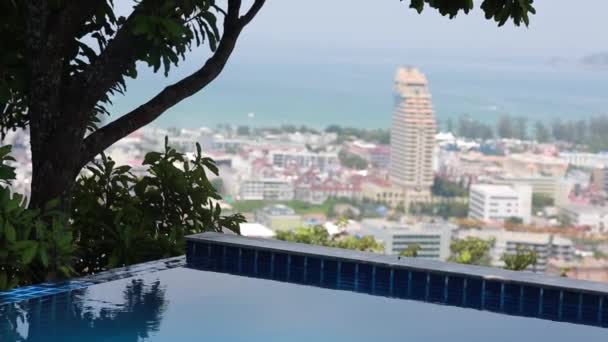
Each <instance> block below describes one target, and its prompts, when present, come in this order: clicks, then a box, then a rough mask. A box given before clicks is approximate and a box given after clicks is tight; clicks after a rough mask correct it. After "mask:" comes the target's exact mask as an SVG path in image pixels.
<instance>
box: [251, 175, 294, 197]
mask: <svg viewBox="0 0 608 342" xmlns="http://www.w3.org/2000/svg"><path fill="white" fill-rule="evenodd" d="M239 195H240V199H241V200H266V201H290V200H292V199H294V186H293V184H292V183H291V182H290V181H288V180H285V179H280V178H259V179H245V180H243V181H241V184H240V189H239Z"/></svg>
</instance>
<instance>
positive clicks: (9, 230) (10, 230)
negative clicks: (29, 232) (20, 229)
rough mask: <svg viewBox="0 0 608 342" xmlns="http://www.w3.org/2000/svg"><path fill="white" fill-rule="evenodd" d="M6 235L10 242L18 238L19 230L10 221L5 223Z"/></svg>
mask: <svg viewBox="0 0 608 342" xmlns="http://www.w3.org/2000/svg"><path fill="white" fill-rule="evenodd" d="M4 236H5V237H6V240H7V241H8V242H9V243H11V242H15V240H17V232H16V231H15V227H14V226H13V225H12V223H10V222H8V221H7V222H6V224H5V225H4Z"/></svg>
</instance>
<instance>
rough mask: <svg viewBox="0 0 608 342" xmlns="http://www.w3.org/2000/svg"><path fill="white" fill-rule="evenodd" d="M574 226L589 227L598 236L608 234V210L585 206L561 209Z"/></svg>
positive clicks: (567, 206) (572, 205)
mask: <svg viewBox="0 0 608 342" xmlns="http://www.w3.org/2000/svg"><path fill="white" fill-rule="evenodd" d="M561 211H562V214H564V215H566V216H567V217H568V218H569V219H570V222H572V224H573V225H574V226H578V227H588V228H590V229H591V232H593V233H596V234H603V233H608V208H606V207H598V206H592V205H583V204H570V205H565V206H563V207H562V208H561Z"/></svg>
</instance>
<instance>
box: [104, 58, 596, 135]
mask: <svg viewBox="0 0 608 342" xmlns="http://www.w3.org/2000/svg"><path fill="white" fill-rule="evenodd" d="M401 61H403V62H404V63H403V64H408V63H406V59H404V58H401V59H400V60H399V61H397V60H396V58H386V59H382V58H379V59H374V58H371V59H366V58H352V59H349V58H324V57H321V56H317V57H316V58H310V59H307V58H297V59H294V60H277V59H274V60H273V59H264V58H253V59H244V58H235V60H234V61H231V62H229V64H228V65H227V66H226V68H225V70H224V72H223V73H222V75H220V77H219V78H218V79H216V80H215V81H214V82H213V83H212V84H211V85H210V86H208V87H207V88H206V89H204V90H203V91H201V92H200V93H198V94H196V95H194V96H192V97H191V98H189V99H187V100H185V101H183V102H182V103H180V104H178V105H177V106H175V107H174V108H172V109H170V110H169V111H167V112H166V113H165V114H164V115H163V116H161V117H160V118H159V119H157V120H156V121H154V122H153V123H152V124H151V125H152V126H156V127H201V126H207V127H215V126H217V125H218V124H234V125H252V126H278V125H282V124H295V125H307V126H311V127H316V128H323V127H326V126H327V125H330V124H338V125H343V126H353V127H359V128H388V127H389V126H390V119H391V113H392V109H393V104H394V98H393V93H392V82H393V76H394V72H395V69H396V67H397V66H398V65H399V63H401ZM412 62H413V63H409V65H414V66H416V67H418V68H419V69H421V70H422V71H423V72H424V73H425V74H426V75H427V77H428V79H429V84H430V89H431V92H432V94H433V103H434V106H435V111H436V116H437V118H438V120H440V121H443V120H445V119H447V118H449V117H451V118H457V117H459V116H462V115H470V116H471V117H473V118H475V119H479V120H482V121H485V122H489V123H491V122H494V121H495V120H496V119H497V118H499V117H500V116H501V115H505V114H509V115H514V116H524V117H527V118H528V119H529V120H530V121H535V120H543V121H549V120H553V119H555V118H564V119H579V118H586V117H589V116H593V115H598V114H608V68H606V69H589V68H585V67H582V66H579V65H574V64H568V65H566V64H564V65H557V66H555V65H554V66H552V65H549V64H546V63H543V62H529V61H509V62H486V61H484V60H480V61H475V62H474V61H470V62H467V61H464V62H463V61H462V60H458V61H453V60H451V59H446V60H442V59H440V58H434V59H432V60H428V59H424V58H418V59H417V60H413V61H412ZM142 68H143V69H145V66H143V65H142V66H141V68H140V69H142ZM192 70H194V69H193V66H192V67H189V65H185V66H183V67H180V68H179V69H177V71H176V72H175V74H174V75H172V76H171V77H170V78H169V79H165V78H164V76H162V74H156V75H153V74H152V73H151V72H149V71H144V72H140V77H139V78H138V79H136V80H130V81H129V82H128V93H127V94H128V95H127V96H124V97H122V96H119V97H116V98H115V99H114V105H113V107H112V108H111V112H112V113H113V116H114V115H119V114H120V113H124V112H126V111H128V110H130V109H132V108H134V107H135V106H136V105H137V104H139V103H141V102H142V101H144V100H145V99H147V98H150V97H151V96H153V95H154V94H155V93H156V92H157V91H159V90H160V89H162V87H163V86H164V85H165V84H167V83H168V82H169V81H172V80H176V79H177V78H178V77H180V76H183V75H187V74H188V73H190V72H191V71H192ZM250 113H253V114H250Z"/></svg>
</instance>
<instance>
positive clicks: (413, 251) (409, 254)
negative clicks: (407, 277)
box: [399, 243, 422, 258]
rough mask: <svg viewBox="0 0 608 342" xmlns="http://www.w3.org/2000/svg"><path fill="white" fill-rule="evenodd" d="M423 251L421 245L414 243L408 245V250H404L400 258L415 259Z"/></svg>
mask: <svg viewBox="0 0 608 342" xmlns="http://www.w3.org/2000/svg"><path fill="white" fill-rule="evenodd" d="M421 249H422V247H421V246H420V245H419V244H417V243H413V244H410V245H407V248H406V249H404V250H402V251H401V253H399V256H401V257H406V258H415V257H417V256H418V252H420V250H421Z"/></svg>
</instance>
